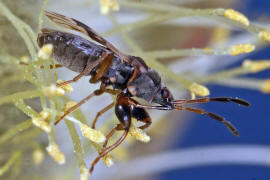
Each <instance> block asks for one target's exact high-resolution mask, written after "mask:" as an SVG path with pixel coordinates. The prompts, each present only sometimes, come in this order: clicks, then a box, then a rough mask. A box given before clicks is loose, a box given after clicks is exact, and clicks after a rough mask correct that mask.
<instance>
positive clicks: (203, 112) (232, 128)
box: [175, 106, 239, 136]
mask: <svg viewBox="0 0 270 180" xmlns="http://www.w3.org/2000/svg"><path fill="white" fill-rule="evenodd" d="M175 108H176V109H178V110H184V111H190V112H194V113H198V114H202V115H203V114H204V115H206V116H208V117H210V118H212V119H214V120H217V121H219V122H221V123H223V124H224V125H225V126H226V127H227V128H228V129H229V130H230V131H231V132H232V133H233V134H234V135H235V136H239V133H238V131H237V129H236V128H235V127H234V126H233V125H232V123H231V122H230V121H227V120H226V119H225V118H224V117H221V116H219V115H217V114H214V113H211V112H206V111H205V110H203V109H197V108H190V107H183V106H177V107H175Z"/></svg>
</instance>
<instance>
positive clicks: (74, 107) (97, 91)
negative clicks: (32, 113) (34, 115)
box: [54, 89, 104, 125]
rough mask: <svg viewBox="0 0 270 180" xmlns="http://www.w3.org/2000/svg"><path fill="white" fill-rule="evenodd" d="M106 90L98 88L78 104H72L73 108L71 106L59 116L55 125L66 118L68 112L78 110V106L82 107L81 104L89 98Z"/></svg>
mask: <svg viewBox="0 0 270 180" xmlns="http://www.w3.org/2000/svg"><path fill="white" fill-rule="evenodd" d="M103 93H104V91H103V90H102V89H98V90H95V91H94V92H93V93H91V94H89V95H88V96H87V97H85V98H84V99H82V100H81V101H80V102H79V103H78V104H76V105H74V106H72V107H71V108H69V109H68V110H67V111H66V112H65V113H64V115H62V116H61V117H59V118H58V119H57V120H56V121H55V122H54V125H57V124H58V123H59V122H60V121H61V120H62V119H64V118H65V117H66V116H67V115H68V114H70V113H72V112H73V111H74V110H76V109H77V108H78V107H80V106H81V105H83V104H84V103H86V102H87V101H88V100H89V99H91V98H92V97H93V96H99V95H101V94H103Z"/></svg>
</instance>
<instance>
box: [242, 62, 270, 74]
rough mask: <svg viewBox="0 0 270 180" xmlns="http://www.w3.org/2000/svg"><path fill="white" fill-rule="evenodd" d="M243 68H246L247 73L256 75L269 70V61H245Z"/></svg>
mask: <svg viewBox="0 0 270 180" xmlns="http://www.w3.org/2000/svg"><path fill="white" fill-rule="evenodd" d="M242 67H243V68H246V69H247V70H248V71H249V72H252V73H256V72H260V71H263V70H266V69H268V68H270V61H269V60H261V61H250V60H245V61H244V62H243V64H242Z"/></svg>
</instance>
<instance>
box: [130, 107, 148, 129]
mask: <svg viewBox="0 0 270 180" xmlns="http://www.w3.org/2000/svg"><path fill="white" fill-rule="evenodd" d="M131 113H132V117H134V118H136V119H137V121H141V122H144V125H142V126H140V127H139V128H140V129H146V128H148V127H149V126H150V125H151V124H152V121H151V118H150V116H149V114H148V113H147V112H146V110H145V109H143V108H138V107H134V108H133V109H132V111H131Z"/></svg>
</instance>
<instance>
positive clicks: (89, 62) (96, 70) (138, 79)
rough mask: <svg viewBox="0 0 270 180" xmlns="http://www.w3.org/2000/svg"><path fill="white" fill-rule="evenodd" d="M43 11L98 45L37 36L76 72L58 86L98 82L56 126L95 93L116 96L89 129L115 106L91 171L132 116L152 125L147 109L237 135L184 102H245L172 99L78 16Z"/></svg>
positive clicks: (154, 77)
mask: <svg viewBox="0 0 270 180" xmlns="http://www.w3.org/2000/svg"><path fill="white" fill-rule="evenodd" d="M45 15H46V16H47V17H48V18H50V19H51V20H52V21H53V22H55V23H56V24H58V25H61V26H63V27H66V28H68V29H71V30H74V31H78V32H80V33H82V34H84V35H87V36H88V37H90V38H91V39H92V40H94V41H96V42H97V43H99V44H96V43H94V42H91V41H88V40H85V39H83V38H82V37H80V36H77V35H74V34H70V33H66V32H61V31H57V30H51V29H46V28H43V29H41V32H40V33H39V34H38V38H37V41H38V45H39V46H40V47H42V46H43V45H45V44H52V45H53V53H52V57H53V58H54V60H55V61H57V62H58V63H59V65H58V67H61V66H64V67H66V68H68V69H70V70H72V71H75V72H78V73H79V74H78V75H77V76H76V77H74V78H73V79H72V80H68V81H65V82H63V83H60V84H58V85H57V86H59V87H60V86H63V85H65V84H69V83H73V82H76V81H78V80H79V79H80V78H81V77H83V76H88V75H90V76H91V78H90V83H98V82H100V88H99V89H97V90H95V91H94V92H92V93H91V94H90V95H88V96H87V97H85V98H84V99H83V100H81V101H80V102H79V103H78V104H77V105H75V106H73V107H71V108H70V109H68V110H67V111H66V112H65V113H64V115H63V116H61V117H59V118H58V119H57V120H56V122H55V124H57V123H59V122H60V121H61V120H62V119H63V118H64V117H65V116H66V115H68V114H70V113H71V112H73V111H74V110H75V109H77V108H78V107H79V106H81V105H82V104H84V103H85V102H86V101H88V100H89V99H91V98H92V97H94V96H99V95H101V94H103V93H110V94H113V95H117V99H116V103H115V105H114V104H113V103H112V104H109V105H108V106H106V107H105V108H104V109H102V110H101V111H99V112H98V113H97V116H96V117H95V119H94V121H93V123H92V128H95V124H96V122H97V120H98V118H99V116H100V115H102V114H103V113H104V112H106V111H108V110H109V109H111V108H112V107H115V114H116V116H117V118H118V120H119V124H117V125H116V126H115V127H114V128H113V129H112V130H111V131H110V132H109V133H108V135H107V136H106V141H105V143H104V145H103V149H102V150H101V151H100V152H99V155H98V156H97V158H96V159H95V160H94V161H93V162H92V164H91V168H90V170H89V171H90V172H92V171H93V169H94V166H95V164H96V163H97V162H98V161H99V160H100V158H102V157H104V156H105V155H106V154H107V153H109V152H110V151H112V150H113V149H115V148H116V147H117V146H119V145H120V144H121V143H122V142H123V140H124V139H125V138H126V136H127V134H128V132H129V128H130V125H131V118H132V117H133V118H135V119H136V120H137V121H140V122H143V123H144V124H143V125H142V126H140V127H139V128H140V129H145V128H147V127H149V126H150V125H151V118H150V116H149V114H148V113H147V111H146V110H145V109H158V110H167V111H168V110H183V111H191V112H195V113H198V114H202V115H206V116H208V117H210V118H212V119H215V120H217V121H219V122H221V123H223V124H224V125H225V126H226V127H227V128H228V129H229V130H230V131H231V132H232V133H233V134H234V135H236V136H238V135H239V134H238V131H237V129H236V128H235V127H234V126H233V125H232V124H231V123H230V122H229V121H227V120H226V119H225V118H223V117H221V116H219V115H217V114H214V113H211V112H207V111H205V110H203V109H197V108H192V107H186V105H189V104H194V103H207V102H210V101H214V102H224V103H225V102H233V103H236V104H239V105H243V106H249V103H248V102H247V101H245V100H241V99H238V98H230V97H216V98H210V97H205V98H199V99H191V100H185V99H179V100H175V99H174V97H173V95H172V94H171V92H170V90H169V89H168V88H167V87H166V86H165V84H164V83H163V81H162V79H161V77H160V76H159V74H158V73H157V72H156V71H155V70H153V69H151V68H150V67H148V66H147V65H146V63H145V62H144V60H143V59H142V58H140V57H135V56H130V55H126V54H124V53H122V52H120V51H119V50H118V49H117V48H116V47H114V46H113V45H112V44H111V43H110V42H108V41H106V40H105V39H104V38H103V37H102V36H100V35H99V34H98V33H97V32H95V31H94V30H93V29H92V28H90V27H89V26H87V25H85V24H83V23H82V22H80V21H77V20H76V19H73V18H69V17H66V16H63V15H60V14H57V13H54V12H49V11H46V12H45ZM109 86H112V89H111V88H108V87H109ZM132 97H138V98H141V99H144V100H146V101H147V102H149V103H155V104H158V105H151V106H150V105H143V104H140V103H138V102H137V101H135V100H134V99H132ZM115 131H123V134H122V136H121V137H120V138H119V139H118V140H117V141H116V142H115V143H113V144H112V145H110V146H107V142H108V140H109V138H110V137H111V136H112V135H113V134H114V132H115Z"/></svg>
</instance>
